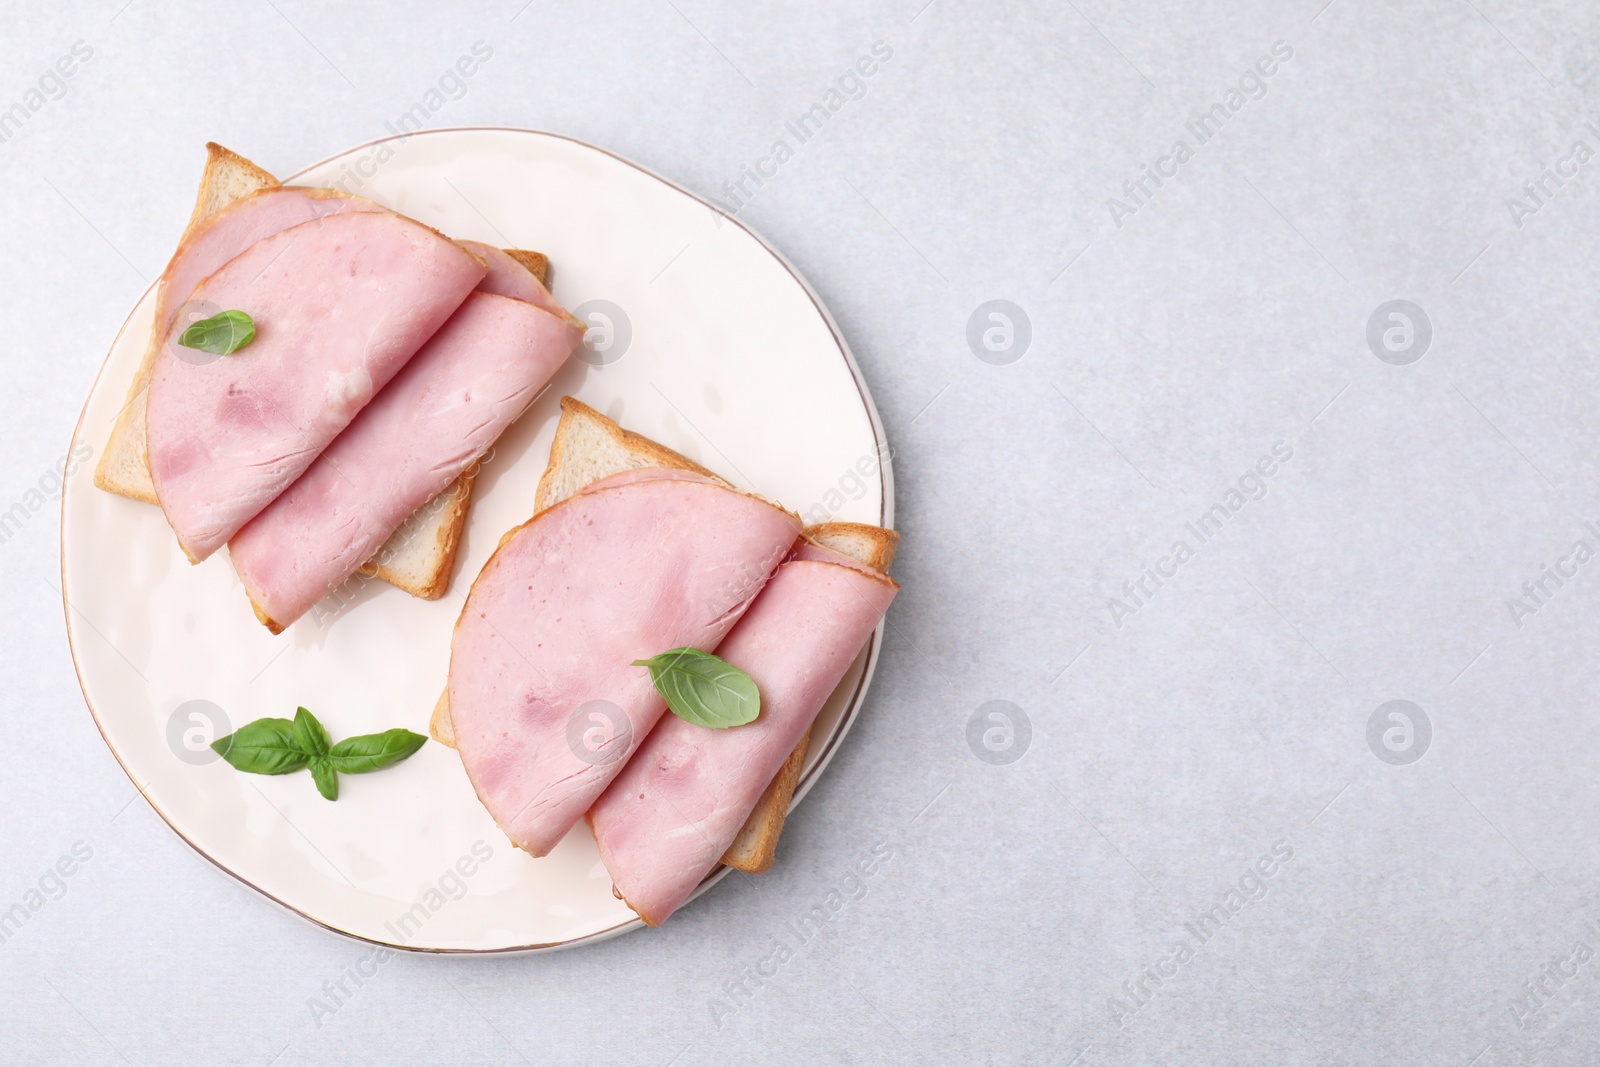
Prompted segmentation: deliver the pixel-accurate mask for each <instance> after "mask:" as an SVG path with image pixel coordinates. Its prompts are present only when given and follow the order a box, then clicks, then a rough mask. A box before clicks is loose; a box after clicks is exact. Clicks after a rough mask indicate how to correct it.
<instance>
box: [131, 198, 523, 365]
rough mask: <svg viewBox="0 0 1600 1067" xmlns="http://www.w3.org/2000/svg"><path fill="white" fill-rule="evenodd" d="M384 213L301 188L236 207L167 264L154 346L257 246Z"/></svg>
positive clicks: (207, 224)
mask: <svg viewBox="0 0 1600 1067" xmlns="http://www.w3.org/2000/svg"><path fill="white" fill-rule="evenodd" d="M387 210H388V209H387V208H384V207H381V206H379V205H378V204H374V203H373V202H372V201H370V200H363V199H362V198H361V197H359V196H346V195H344V194H343V193H339V192H336V191H334V190H332V189H308V188H302V187H299V186H285V187H283V188H279V189H267V190H264V191H262V192H259V193H255V194H254V195H252V196H247V197H245V198H244V199H243V200H236V201H234V202H233V203H232V204H229V205H228V206H227V207H225V208H223V209H222V210H221V211H218V212H217V213H216V214H214V215H212V216H210V217H209V218H207V219H206V220H205V221H204V222H202V223H201V224H200V225H199V227H198V228H196V229H195V231H194V232H193V233H191V234H189V235H188V236H187V237H185V238H184V240H183V243H182V244H180V245H179V246H178V250H177V251H176V252H174V253H173V254H172V259H171V261H170V262H168V263H167V269H166V271H165V272H163V273H162V275H161V289H160V291H159V293H158V295H157V299H156V318H155V327H154V329H153V330H152V333H153V335H154V336H155V338H156V343H158V344H160V343H164V342H165V341H166V338H167V332H168V331H169V330H170V329H171V328H172V321H173V317H174V316H176V315H177V314H178V312H179V311H180V310H181V309H182V308H183V306H184V304H185V302H186V301H188V299H189V297H190V295H191V294H192V293H193V292H194V291H195V288H196V287H197V286H198V285H199V284H200V283H201V282H202V281H204V280H205V279H206V278H207V277H209V276H210V275H212V274H215V273H216V272H217V271H218V270H221V269H222V267H223V265H224V264H226V263H227V262H228V261H229V260H231V259H233V258H234V257H235V256H237V255H239V254H240V253H241V252H243V251H244V250H245V249H247V248H249V247H250V246H251V245H253V244H255V243H256V242H258V241H264V240H266V239H267V238H268V237H271V236H272V235H273V234H275V233H281V232H283V231H284V230H287V229H289V228H290V227H291V226H298V225H300V224H301V223H303V222H310V221H312V220H313V219H318V218H322V217H324V216H327V215H341V214H344V213H345V212H347V211H387ZM496 251H498V249H497V250H496ZM501 255H505V253H503V252H502V253H501ZM506 258H508V259H509V258H510V257H509V256H507V257H506ZM202 317H204V316H202Z"/></svg>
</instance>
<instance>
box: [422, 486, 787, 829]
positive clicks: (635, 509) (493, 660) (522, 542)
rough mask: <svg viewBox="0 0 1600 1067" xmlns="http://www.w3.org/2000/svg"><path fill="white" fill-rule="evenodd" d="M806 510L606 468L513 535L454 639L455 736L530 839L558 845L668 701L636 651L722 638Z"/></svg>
mask: <svg viewBox="0 0 1600 1067" xmlns="http://www.w3.org/2000/svg"><path fill="white" fill-rule="evenodd" d="M799 530H800V524H799V521H798V519H797V518H796V517H795V516H794V515H792V514H790V513H789V512H786V511H784V510H782V509H781V508H778V507H776V506H774V505H772V504H769V503H767V502H766V501H764V500H761V499H759V498H758V497H753V496H749V495H746V494H744V493H740V492H737V491H735V490H732V489H728V488H726V487H725V486H722V485H719V484H717V483H716V482H714V481H713V480H712V479H710V478H707V477H705V476H703V475H699V474H695V473H693V472H689V471H667V470H659V469H658V470H655V471H654V473H653V474H652V473H651V472H647V471H630V472H628V473H627V474H623V475H618V476H616V477H615V478H614V479H613V478H608V479H602V480H600V481H598V482H595V483H594V484H593V485H591V486H589V487H588V488H586V489H584V490H583V491H582V492H580V493H578V494H577V495H575V496H573V497H570V498H568V499H566V500H563V501H562V502H561V503H559V504H555V505H553V506H552V507H550V508H547V509H546V510H544V511H542V512H540V513H539V514H537V515H535V516H534V518H533V519H532V520H531V521H530V522H528V523H527V524H525V525H523V526H521V527H519V528H517V529H516V530H514V531H512V532H511V533H510V534H507V535H506V537H505V539H504V540H503V541H502V542H501V544H500V548H499V550H498V551H496V552H495V554H494V556H493V557H491V558H490V560H489V562H488V563H487V564H485V566H484V568H483V572H482V573H481V574H479V575H478V579H477V581H476V582H474V583H473V586H472V591H471V593H470V594H468V596H467V601H466V604H465V605H464V606H463V607H462V609H461V617H460V619H459V620H458V621H457V623H456V630H455V637H454V640H453V642H452V644H451V651H450V687H449V697H450V711H451V715H452V718H453V720H454V729H455V739H456V747H457V749H458V750H459V752H460V754H461V762H462V763H463V765H464V766H465V767H466V770H467V775H468V777H469V778H470V779H471V780H472V784H473V787H474V788H475V789H476V790H477V792H478V798H479V799H480V800H481V801H482V802H483V804H484V806H485V807H486V808H488V810H489V814H490V815H492V816H494V820H495V822H497V823H499V825H500V828H501V829H502V830H504V831H505V833H506V835H507V836H508V837H510V838H511V840H512V842H513V843H515V844H516V845H517V846H518V847H520V848H523V849H525V850H527V851H528V852H530V853H532V854H533V855H535V856H543V855H545V854H546V853H548V852H549V851H550V850H551V849H552V848H554V847H555V846H556V844H557V843H558V842H559V841H560V840H561V838H562V837H563V836H564V835H565V834H566V832H567V831H568V830H570V829H571V828H572V826H573V825H574V824H575V823H576V822H577V821H578V819H579V818H580V817H581V816H582V815H583V813H584V811H585V810H587V809H588V807H589V806H590V804H592V803H593V802H594V799H595V798H596V797H597V796H599V795H600V792H601V791H602V790H603V789H604V788H605V786H606V784H607V783H608V782H610V781H611V779H612V777H613V776H614V775H615V774H616V772H617V769H618V768H619V767H621V766H622V765H623V763H624V762H625V761H626V759H627V757H628V755H629V754H630V753H631V752H632V751H633V749H634V747H635V746H636V745H637V744H638V743H639V741H640V740H641V739H642V738H644V737H645V736H646V735H647V734H648V733H649V732H650V730H651V728H652V727H654V726H655V725H656V721H657V720H658V719H659V718H660V717H661V715H662V712H663V711H665V709H666V704H665V703H664V702H663V701H662V699H661V697H660V696H659V695H658V694H657V693H656V691H655V688H654V687H653V686H652V685H651V682H650V674H649V672H648V671H646V670H644V669H642V668H639V667H634V666H632V665H631V664H632V663H633V661H634V660H637V659H646V658H648V657H650V656H654V655H656V654H658V653H661V652H665V651H667V650H668V649H672V648H684V647H692V648H700V649H707V650H709V649H712V648H715V647H716V646H717V644H718V642H720V641H721V640H722V637H723V635H724V634H726V633H727V631H728V629H729V628H730V627H731V626H732V625H733V624H734V623H735V622H736V621H737V620H738V618H739V616H740V615H741V614H743V612H744V610H745V608H746V607H748V606H749V604H750V602H751V600H752V599H753V598H754V597H755V596H756V594H757V593H758V592H759V591H760V589H761V586H762V585H763V584H764V583H765V581H766V579H767V576H768V575H769V574H770V573H771V572H772V570H773V568H774V567H776V566H777V564H778V563H779V562H780V561H781V560H783V559H784V557H785V556H786V555H787V554H788V552H789V549H790V547H791V545H792V544H793V542H794V539H795V536H796V535H797V534H798V533H799Z"/></svg>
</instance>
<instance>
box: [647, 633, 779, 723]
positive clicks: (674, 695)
mask: <svg viewBox="0 0 1600 1067" xmlns="http://www.w3.org/2000/svg"><path fill="white" fill-rule="evenodd" d="M633 665H634V666H635V667H648V668H650V681H651V682H652V683H654V684H655V687H656V692H658V693H660V694H661V695H662V696H663V697H665V698H666V701H667V707H669V708H671V709H672V713H673V714H674V715H676V716H678V718H680V719H685V720H687V721H689V722H692V723H694V724H695V725H696V726H706V727H709V728H711V729H713V730H723V729H726V728H728V727H730V726H743V725H744V724H745V723H747V722H754V721H755V719H756V716H757V715H760V714H761V691H760V690H758V689H757V688H756V683H755V679H753V678H751V677H750V676H749V675H748V674H746V673H745V672H744V671H741V670H740V669H739V668H738V667H735V666H734V665H733V664H731V663H729V662H727V661H726V660H723V659H719V658H718V657H716V656H713V655H712V654H711V653H709V652H701V651H700V650H699V649H698V648H674V649H671V650H670V651H667V652H663V653H661V655H659V656H652V657H651V658H649V659H636V660H634V661H633Z"/></svg>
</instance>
